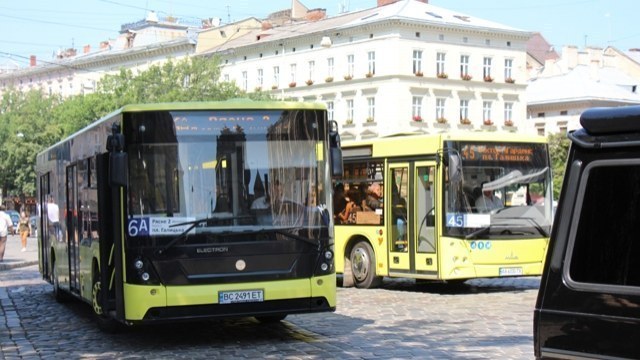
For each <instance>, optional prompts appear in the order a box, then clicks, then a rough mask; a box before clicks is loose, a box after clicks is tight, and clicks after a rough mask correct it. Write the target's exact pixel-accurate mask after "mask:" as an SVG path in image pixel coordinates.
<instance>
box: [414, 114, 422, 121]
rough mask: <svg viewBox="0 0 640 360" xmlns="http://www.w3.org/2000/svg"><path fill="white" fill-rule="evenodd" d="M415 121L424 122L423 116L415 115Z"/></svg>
mask: <svg viewBox="0 0 640 360" xmlns="http://www.w3.org/2000/svg"><path fill="white" fill-rule="evenodd" d="M413 121H417V122H422V116H420V115H413Z"/></svg>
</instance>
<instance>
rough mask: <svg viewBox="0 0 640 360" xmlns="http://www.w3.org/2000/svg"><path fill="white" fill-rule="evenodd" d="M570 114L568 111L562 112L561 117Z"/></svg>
mask: <svg viewBox="0 0 640 360" xmlns="http://www.w3.org/2000/svg"><path fill="white" fill-rule="evenodd" d="M568 114H569V113H568V112H567V110H562V111H560V115H563V116H565V115H568Z"/></svg>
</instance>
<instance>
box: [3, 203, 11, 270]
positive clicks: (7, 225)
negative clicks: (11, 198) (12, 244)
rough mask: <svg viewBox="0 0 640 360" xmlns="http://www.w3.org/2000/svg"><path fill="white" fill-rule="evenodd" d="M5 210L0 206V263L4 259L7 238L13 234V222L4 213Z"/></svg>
mask: <svg viewBox="0 0 640 360" xmlns="http://www.w3.org/2000/svg"><path fill="white" fill-rule="evenodd" d="M5 210H7V208H6V207H5V206H4V205H0V262H2V261H3V259H4V249H5V246H6V245H7V236H8V235H9V233H11V232H13V222H12V221H11V217H10V216H9V214H7V213H6V212H5Z"/></svg>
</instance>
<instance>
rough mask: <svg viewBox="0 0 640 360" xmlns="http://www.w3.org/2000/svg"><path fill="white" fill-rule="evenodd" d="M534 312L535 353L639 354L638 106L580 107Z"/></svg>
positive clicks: (565, 356)
mask: <svg viewBox="0 0 640 360" xmlns="http://www.w3.org/2000/svg"><path fill="white" fill-rule="evenodd" d="M580 123H581V125H582V127H583V129H580V130H576V131H574V132H571V133H569V139H570V140H571V142H572V143H571V147H570V150H569V156H568V159H567V165H566V168H567V171H566V174H565V178H564V183H563V186H562V195H561V196H560V201H559V204H558V210H557V212H556V217H555V221H554V223H553V230H552V233H551V240H550V244H549V251H548V253H547V259H546V263H545V269H544V273H543V276H542V281H541V283H540V291H539V293H538V299H537V302H536V307H535V312H534V321H533V323H534V351H535V355H536V358H562V359H577V358H598V359H603V358H606V359H614V358H615V359H622V358H630V359H631V358H634V359H638V358H640V342H638V339H640V236H639V235H638V234H639V233H640V106H628V107H620V108H596V109H590V110H588V111H585V112H584V113H583V114H582V116H581V118H580Z"/></svg>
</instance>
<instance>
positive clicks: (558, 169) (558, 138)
mask: <svg viewBox="0 0 640 360" xmlns="http://www.w3.org/2000/svg"><path fill="white" fill-rule="evenodd" d="M548 140H549V157H550V158H551V167H552V169H551V171H552V172H553V198H554V199H559V198H560V192H561V191H562V181H563V180H564V172H565V166H566V164H567V155H568V154H569V144H570V143H571V142H570V141H569V139H568V138H567V134H564V133H557V134H551V135H549V137H548Z"/></svg>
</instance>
